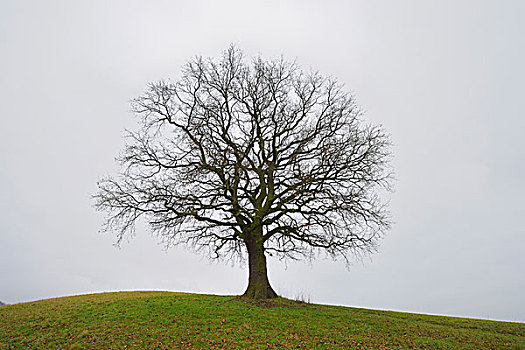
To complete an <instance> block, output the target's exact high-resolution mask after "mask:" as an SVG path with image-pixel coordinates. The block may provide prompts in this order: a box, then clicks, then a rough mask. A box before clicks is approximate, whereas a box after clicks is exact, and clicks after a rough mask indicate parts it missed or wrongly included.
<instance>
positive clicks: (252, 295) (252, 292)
mask: <svg viewBox="0 0 525 350" xmlns="http://www.w3.org/2000/svg"><path fill="white" fill-rule="evenodd" d="M257 287H259V288H257ZM257 287H254V286H248V288H247V289H246V291H245V292H244V294H243V295H242V297H244V298H248V299H256V300H263V299H273V298H278V297H279V296H278V295H277V293H275V291H274V290H273V288H272V287H271V286H270V285H269V284H268V285H266V286H257Z"/></svg>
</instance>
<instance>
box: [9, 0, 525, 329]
mask: <svg viewBox="0 0 525 350" xmlns="http://www.w3.org/2000/svg"><path fill="white" fill-rule="evenodd" d="M524 18H525V1H521V0H517V1H510V0H509V1H495V0H494V1H481V0H472V1H458V0H454V1H430V0H429V1H421V0H412V1H409V0H404V1H391V0H384V1H379V0H377V1H365V0H362V1H330V0H324V1H304V0H303V1H245V0H238V1H130V0H125V1H124V0H123V1H93V0H90V1H69V0H64V1H23V0H17V1H15V0H12V1H10V0H2V1H0V96H1V97H0V99H1V103H0V118H1V124H0V300H1V301H3V302H7V303H15V302H21V301H29V300H35V299H42V298H49V297H55V296H62V295H71V294H81V293H91V292H100V291H118V290H136V289H147V290H151V289H160V290H172V291H189V292H199V293H213V294H240V293H242V292H243V291H244V289H245V287H246V284H247V271H246V270H245V269H243V268H242V267H239V266H231V265H229V264H223V263H210V262H208V260H206V259H205V258H204V257H201V256H198V255H194V254H193V253H191V252H189V251H187V250H185V249H183V248H173V249H171V250H168V251H167V252H165V251H164V250H163V247H162V246H160V245H159V244H158V242H157V241H156V240H155V239H154V238H152V237H151V236H150V235H149V233H148V231H147V229H139V230H138V232H137V236H136V237H135V239H133V240H131V241H130V242H129V243H126V244H123V245H122V247H121V249H118V248H115V247H114V246H113V245H112V243H114V242H115V237H114V236H112V235H110V234H101V233H99V232H98V231H99V229H100V227H101V223H102V220H103V217H102V215H101V214H100V213H97V212H95V211H94V209H93V208H92V204H93V202H92V200H91V197H90V196H91V195H92V194H93V193H95V192H96V189H97V187H96V182H97V179H99V178H100V177H102V176H105V175H108V174H114V173H115V172H116V171H117V166H116V164H115V162H114V157H115V156H116V155H117V154H118V152H119V150H120V149H121V148H122V146H123V144H124V140H123V138H122V136H123V130H124V128H126V127H128V128H129V127H133V126H134V123H135V120H134V118H133V117H132V115H131V114H130V112H129V110H130V106H129V100H130V99H132V98H134V97H136V96H138V95H139V94H140V93H141V92H142V91H144V89H145V87H146V84H147V83H148V82H151V81H156V80H158V79H163V78H170V77H171V78H176V77H177V75H178V74H179V70H180V67H181V65H182V64H183V63H184V62H185V61H187V60H188V59H190V58H192V57H193V56H194V55H195V54H202V55H204V56H218V55H219V54H220V53H221V51H222V50H223V49H225V48H226V47H227V46H228V45H229V44H230V43H236V44H238V45H239V47H240V48H241V49H243V50H244V51H245V52H246V53H247V54H248V55H257V54H261V55H262V56H264V57H275V56H278V55H281V54H282V55H284V56H285V57H286V58H289V59H297V62H298V63H299V64H300V65H302V66H303V67H305V68H310V67H311V68H314V69H318V70H319V71H321V72H322V73H324V74H326V75H332V76H335V77H337V78H338V79H339V80H340V81H341V82H343V83H345V84H346V86H347V88H348V90H350V91H351V92H353V93H354V94H355V95H356V97H357V101H358V103H359V104H360V105H361V106H362V107H363V109H364V110H366V120H367V121H370V122H374V123H380V124H383V125H384V127H385V129H387V130H388V131H389V132H390V133H391V134H392V139H393V142H394V143H395V147H394V150H393V151H394V155H395V159H394V164H393V165H394V167H395V171H396V178H397V182H396V192H395V193H394V194H392V195H391V197H390V201H391V206H390V207H391V211H392V214H393V218H394V220H395V222H396V224H395V225H394V227H393V229H392V230H391V231H390V232H389V233H388V234H387V236H386V237H385V239H383V240H382V242H381V248H380V252H379V253H377V254H375V255H373V256H371V259H368V260H364V261H363V262H362V263H359V262H358V263H356V264H355V265H354V266H352V267H351V268H350V269H349V270H347V269H345V266H344V263H343V262H333V261H331V260H320V261H315V262H313V263H312V264H311V265H309V264H308V263H296V262H292V263H288V265H285V264H283V263H281V262H279V261H270V272H269V273H270V280H271V282H272V284H273V285H274V288H275V289H276V290H277V292H278V293H280V294H282V295H285V296H289V297H300V296H303V297H309V298H310V300H311V301H313V302H318V303H332V304H341V305H349V306H358V307H367V308H379V309H390V310H403V311H411V312H422V313H433V314H448V315H464V316H470V317H482V318H493V319H505V320H517V321H525V295H524V291H525V272H524V271H525V253H524V251H525V250H524V249H525V226H524V223H523V219H524V218H525V186H524V179H525V136H524V135H525V114H524V112H525V97H524V96H523V92H524V91H525V88H524V82H525V64H524V62H525V40H524V38H523V34H524V33H525V21H524V20H523V19H524Z"/></svg>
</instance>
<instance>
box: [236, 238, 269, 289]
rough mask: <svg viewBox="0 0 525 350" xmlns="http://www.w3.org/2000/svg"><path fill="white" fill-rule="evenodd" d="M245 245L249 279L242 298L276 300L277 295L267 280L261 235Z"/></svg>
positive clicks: (249, 240)
mask: <svg viewBox="0 0 525 350" xmlns="http://www.w3.org/2000/svg"><path fill="white" fill-rule="evenodd" d="M245 243H246V248H247V250H248V270H249V278H248V288H246V291H245V292H244V294H243V296H244V297H247V298H251V299H270V298H276V297H277V293H275V291H274V290H273V288H272V286H271V285H270V281H269V280H268V273H267V269H266V256H265V255H264V246H263V242H262V235H261V237H257V238H251V239H248V240H247V241H246V242H245Z"/></svg>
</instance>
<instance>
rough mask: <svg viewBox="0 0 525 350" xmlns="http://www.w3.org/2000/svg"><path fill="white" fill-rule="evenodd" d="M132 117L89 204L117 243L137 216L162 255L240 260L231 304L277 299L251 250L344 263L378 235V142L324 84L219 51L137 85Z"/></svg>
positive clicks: (262, 259)
mask: <svg viewBox="0 0 525 350" xmlns="http://www.w3.org/2000/svg"><path fill="white" fill-rule="evenodd" d="M133 110H134V112H135V113H136V114H137V115H138V116H140V120H141V123H140V128H139V129H138V131H134V132H129V134H128V138H129V142H128V143H127V146H126V147H125V149H124V151H123V152H122V154H121V155H120V157H119V161H120V163H121V165H122V169H123V170H122V173H121V174H120V175H119V176H118V177H116V178H105V179H103V180H101V181H100V182H99V184H98V186H99V191H98V193H97V194H96V195H95V196H94V198H95V201H96V203H95V207H96V208H97V209H98V210H103V211H106V212H107V214H108V215H107V220H106V222H105V229H106V230H110V231H115V232H116V233H117V237H118V240H117V243H120V242H121V240H122V239H123V238H124V237H126V236H127V235H129V234H133V232H134V226H135V223H136V222H137V220H138V219H139V218H145V219H146V220H147V222H149V224H150V226H151V229H152V231H153V232H154V233H155V234H156V235H157V236H158V237H159V238H160V239H161V240H162V241H163V242H164V243H166V245H167V246H171V245H176V244H185V245H189V246H191V247H194V248H196V249H205V250H206V251H207V252H208V253H209V254H210V256H211V257H212V258H220V257H227V258H232V257H239V258H241V259H245V258H246V255H247V258H248V259H247V260H248V266H249V281H248V287H247V289H246V292H245V293H244V295H245V296H246V297H249V298H256V299H264V298H272V297H275V296H277V294H276V293H275V291H274V290H273V289H272V287H271V286H270V283H269V281H268V277H267V267H266V255H265V254H272V255H276V256H277V257H279V258H292V259H297V258H301V257H307V258H312V257H313V256H316V254H317V253H321V252H326V253H327V254H328V255H330V256H332V257H334V258H337V257H342V258H344V259H345V260H346V261H347V262H348V261H349V258H355V256H356V255H357V256H361V255H362V254H365V253H368V252H371V251H372V250H374V249H375V246H376V243H377V241H378V239H379V238H380V237H381V235H382V233H383V232H384V231H386V230H387V229H388V228H389V227H390V222H389V219H388V212H387V211H386V210H385V205H384V204H382V203H381V201H380V199H379V196H378V190H380V189H389V187H390V182H391V181H390V179H391V173H390V167H389V159H390V141H389V137H388V135H386V134H385V132H384V131H383V130H382V129H381V127H379V126H372V125H366V124H364V123H363V122H362V121H361V118H360V117H361V114H362V113H361V111H360V109H359V108H358V106H357V105H356V104H355V101H354V98H353V97H352V96H351V95H350V94H348V93H346V92H344V91H343V86H342V85H341V84H339V83H337V81H336V80H335V79H332V78H326V77H323V76H322V75H320V74H318V73H315V72H313V73H306V72H304V71H302V70H301V69H300V68H299V67H297V65H296V64H295V63H289V62H287V61H285V60H283V59H279V60H263V59H261V58H260V57H259V58H255V59H253V60H251V61H248V60H247V59H246V58H245V57H244V55H243V53H242V52H241V51H240V50H239V49H238V48H236V47H234V46H232V47H230V48H229V49H227V50H226V51H225V52H224V53H223V55H222V57H221V58H220V59H219V60H213V59H203V58H201V57H197V58H195V59H194V60H192V61H190V62H188V63H187V64H186V66H185V67H184V68H183V70H182V74H181V77H180V79H179V80H178V81H177V82H170V81H160V82H158V83H154V84H150V85H149V86H148V89H147V91H146V92H145V93H144V95H143V96H141V97H139V98H137V99H135V100H134V101H133Z"/></svg>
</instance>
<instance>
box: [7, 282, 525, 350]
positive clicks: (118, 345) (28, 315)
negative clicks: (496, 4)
mask: <svg viewBox="0 0 525 350" xmlns="http://www.w3.org/2000/svg"><path fill="white" fill-rule="evenodd" d="M174 348H175V349H176V348H181V349H354V348H355V349H359V348H363V349H525V324H523V323H512V322H498V321H487V320H475V319H466V318H456V317H443V316H429V315H420V314H409V313H400V312H390V311H376V310H367V309H357V308H348V307H341V306H327V305H315V304H308V303H303V302H296V301H291V300H287V299H275V300H272V301H269V302H259V303H253V302H250V301H248V300H243V299H240V298H236V297H228V296H213V295H197V294H184V293H171V292H121V293H102V294H90V295H80V296H74V297H65V298H56V299H47V300H41V301H35V302H30V303H22V304H15V305H7V306H2V307H0V349H174Z"/></svg>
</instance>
